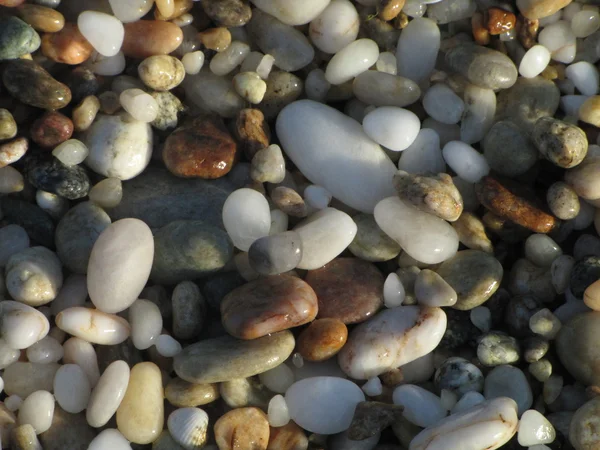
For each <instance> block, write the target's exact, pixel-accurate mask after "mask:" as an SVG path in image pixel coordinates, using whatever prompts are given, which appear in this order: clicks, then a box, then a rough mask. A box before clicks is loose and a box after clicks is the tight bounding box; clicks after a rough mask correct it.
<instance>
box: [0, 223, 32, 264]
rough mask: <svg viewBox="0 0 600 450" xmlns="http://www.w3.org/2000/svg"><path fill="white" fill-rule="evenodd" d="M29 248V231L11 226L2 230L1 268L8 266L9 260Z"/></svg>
mask: <svg viewBox="0 0 600 450" xmlns="http://www.w3.org/2000/svg"><path fill="white" fill-rule="evenodd" d="M27 247H29V236H28V235H27V231H25V229H24V228H23V227H21V226H19V225H15V224H10V225H6V226H4V227H2V228H0V267H4V266H6V263H7V262H8V260H9V258H10V257H11V256H12V255H14V254H17V253H20V252H21V251H23V250H25V249H26V248H27Z"/></svg>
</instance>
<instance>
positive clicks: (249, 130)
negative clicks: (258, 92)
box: [233, 109, 271, 161]
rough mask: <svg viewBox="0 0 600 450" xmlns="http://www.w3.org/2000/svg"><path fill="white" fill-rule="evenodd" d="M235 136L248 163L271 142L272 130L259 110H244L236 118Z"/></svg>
mask: <svg viewBox="0 0 600 450" xmlns="http://www.w3.org/2000/svg"><path fill="white" fill-rule="evenodd" d="M233 134H234V136H235V138H236V140H237V141H238V143H239V145H240V150H241V151H243V152H244V155H246V158H248V161H251V160H252V158H254V155H255V154H256V152H257V151H259V150H261V149H263V148H267V147H268V146H269V144H270V142H271V130H270V129H269V125H268V124H267V121H266V120H265V116H264V114H263V113H262V111H260V110H258V109H242V110H241V111H240V112H239V113H238V115H237V117H236V118H235V127H234V131H233Z"/></svg>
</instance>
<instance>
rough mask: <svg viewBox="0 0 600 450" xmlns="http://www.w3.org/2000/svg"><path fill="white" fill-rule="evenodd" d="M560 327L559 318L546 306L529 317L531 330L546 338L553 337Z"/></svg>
mask: <svg viewBox="0 0 600 450" xmlns="http://www.w3.org/2000/svg"><path fill="white" fill-rule="evenodd" d="M561 327H562V324H561V323H560V320H558V318H557V317H556V316H555V315H554V314H552V312H551V311H550V310H549V309H548V308H544V309H541V310H539V311H538V312H536V313H535V314H534V315H532V316H531V317H530V319H529V328H530V329H531V331H533V332H534V333H535V334H539V335H540V336H543V337H545V338H546V339H554V338H555V337H556V335H557V334H558V332H559V331H560V329H561Z"/></svg>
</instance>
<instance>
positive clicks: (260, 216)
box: [223, 188, 271, 252]
mask: <svg viewBox="0 0 600 450" xmlns="http://www.w3.org/2000/svg"><path fill="white" fill-rule="evenodd" d="M223 224H224V226H225V230H226V231H227V234H228V235H229V237H230V238H231V240H232V241H233V245H235V246H236V247H237V248H239V249H240V250H242V251H245V252H247V251H248V249H249V248H250V246H251V245H252V243H253V242H254V241H255V240H257V239H258V238H261V237H264V236H268V235H269V229H270V227H271V213H270V211H269V203H268V202H267V199H266V198H265V197H264V195H262V194H261V193H259V192H257V191H255V190H254V189H248V188H242V189H238V190H236V191H233V192H232V193H231V194H230V195H229V197H227V200H226V201H225V204H224V205H223Z"/></svg>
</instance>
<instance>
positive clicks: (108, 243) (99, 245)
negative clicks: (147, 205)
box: [65, 219, 154, 331]
mask: <svg viewBox="0 0 600 450" xmlns="http://www.w3.org/2000/svg"><path fill="white" fill-rule="evenodd" d="M153 256H154V238H153V237H152V231H150V228H149V227H148V225H146V224H145V223H144V222H142V221H141V220H139V219H121V220H117V221H116V222H114V223H112V224H111V225H109V226H108V227H107V228H105V229H104V231H102V233H101V234H100V236H99V237H98V239H97V240H96V242H95V243H94V246H93V247H92V253H91V254H90V259H89V263H88V270H87V285H88V291H89V295H90V299H91V300H92V303H94V305H95V306H96V308H98V309H99V310H101V311H104V312H107V313H117V312H120V311H123V310H125V309H127V308H128V307H129V306H130V305H131V304H132V303H133V302H134V301H135V300H136V299H137V298H138V296H139V294H140V293H141V292H142V289H144V286H145V285H146V282H147V281H148V278H149V276H150V269H151V268H152V260H153ZM65 331H66V330H65Z"/></svg>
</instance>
